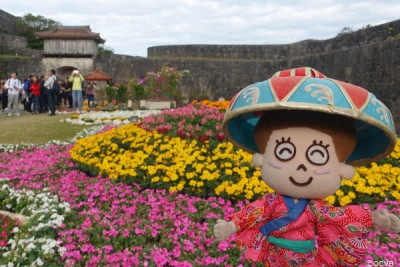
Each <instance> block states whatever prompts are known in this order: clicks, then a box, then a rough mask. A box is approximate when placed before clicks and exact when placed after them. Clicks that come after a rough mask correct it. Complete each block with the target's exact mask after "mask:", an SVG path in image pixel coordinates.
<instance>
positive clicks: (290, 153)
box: [275, 137, 296, 161]
mask: <svg viewBox="0 0 400 267" xmlns="http://www.w3.org/2000/svg"><path fill="white" fill-rule="evenodd" d="M276 143H277V144H276V147H275V156H276V157H277V158H278V159H279V160H280V161H288V160H291V159H292V158H294V156H295V155H296V147H295V146H294V144H293V143H292V142H290V137H289V138H288V140H286V141H285V140H284V138H282V141H278V140H276Z"/></svg>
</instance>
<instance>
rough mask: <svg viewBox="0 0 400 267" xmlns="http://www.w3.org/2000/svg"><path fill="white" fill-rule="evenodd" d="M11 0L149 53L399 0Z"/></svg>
mask: <svg viewBox="0 0 400 267" xmlns="http://www.w3.org/2000/svg"><path fill="white" fill-rule="evenodd" d="M17 2H18V3H16V2H15V1H11V0H2V8H3V9H4V10H5V11H7V12H10V13H12V14H14V15H19V16H22V15H24V14H26V13H33V14H41V15H44V16H45V17H49V18H52V19H55V20H58V21H60V22H61V23H62V24H65V25H91V27H92V30H93V31H95V32H100V34H101V36H102V37H103V38H104V39H106V40H107V42H106V45H108V46H111V47H113V48H114V49H115V51H116V52H117V53H121V54H129V55H140V56H146V54H147V48H148V47H149V46H156V45H167V44H285V43H291V42H296V41H301V40H304V39H326V38H331V37H334V36H335V35H336V34H337V33H338V32H339V31H340V30H341V29H342V28H343V27H345V26H347V27H352V28H354V29H357V28H360V27H362V26H365V25H367V24H371V25H376V24H381V23H384V22H388V21H392V20H395V19H398V14H400V2H399V1H397V0H391V1H389V0H388V1H362V0H352V1H346V0H336V1H334V0H325V1H319V2H315V1H313V0H305V1H290V0H281V1H278V0H270V1H267V0H265V1H246V0H236V1H228V0H223V1H222V0H221V1H201V0H170V1H162V0H152V1H128V0H121V1H113V2H111V1H106V0H98V1H94V0H80V1H78V0H70V1H66V0H62V1H48V0H36V1H17Z"/></svg>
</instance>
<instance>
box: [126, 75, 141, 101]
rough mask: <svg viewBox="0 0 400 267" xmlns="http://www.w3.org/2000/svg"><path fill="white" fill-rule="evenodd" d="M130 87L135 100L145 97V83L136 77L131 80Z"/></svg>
mask: <svg viewBox="0 0 400 267" xmlns="http://www.w3.org/2000/svg"><path fill="white" fill-rule="evenodd" d="M128 88H129V90H130V94H131V97H132V99H133V100H140V99H143V98H144V85H143V83H140V82H138V80H137V79H136V78H133V79H131V80H130V81H129V84H128Z"/></svg>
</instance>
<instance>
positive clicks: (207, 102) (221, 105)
mask: <svg viewBox="0 0 400 267" xmlns="http://www.w3.org/2000/svg"><path fill="white" fill-rule="evenodd" d="M196 104H198V105H202V106H207V107H210V108H217V109H219V110H223V111H225V110H227V109H228V107H229V101H228V100H223V101H214V102H213V101H210V100H202V101H197V100H193V101H192V105H196Z"/></svg>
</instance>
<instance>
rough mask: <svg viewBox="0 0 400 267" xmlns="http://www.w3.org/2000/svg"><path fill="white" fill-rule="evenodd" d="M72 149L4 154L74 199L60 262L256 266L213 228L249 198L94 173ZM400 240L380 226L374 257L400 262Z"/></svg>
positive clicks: (26, 178)
mask: <svg viewBox="0 0 400 267" xmlns="http://www.w3.org/2000/svg"><path fill="white" fill-rule="evenodd" d="M111 131H113V130H111ZM70 148H71V146H70V145H67V146H51V147H47V148H32V149H29V150H28V149H27V150H23V151H14V152H13V153H1V154H0V174H1V175H3V176H7V177H9V180H7V181H6V182H7V183H8V184H10V185H12V187H14V188H27V189H34V190H35V191H38V190H42V189H44V188H46V187H48V188H49V189H50V191H51V193H52V194H56V195H58V197H59V199H60V200H61V201H64V202H68V203H69V205H70V208H71V212H70V215H69V216H66V217H65V220H64V223H63V224H62V225H61V226H60V228H59V229H58V239H57V241H59V242H61V243H60V245H61V246H63V247H65V249H66V252H65V253H64V254H63V256H62V258H61V261H60V262H58V263H57V266H59V265H63V266H207V265H211V266H251V264H250V263H249V262H245V261H244V260H243V259H242V258H240V257H239V251H238V250H237V249H236V248H235V247H234V244H233V242H232V238H230V239H228V240H227V241H226V242H222V243H220V244H217V242H215V241H214V239H213V237H212V235H211V232H212V228H213V226H214V224H215V220H216V218H222V216H223V215H222V214H224V216H225V217H224V219H228V218H229V216H230V215H231V214H232V213H233V212H234V211H236V210H238V209H241V208H243V205H244V203H243V202H241V201H239V202H238V203H237V204H235V205H232V204H231V203H230V202H229V201H225V200H223V199H221V198H210V199H208V200H204V199H200V198H197V197H189V196H184V195H178V194H175V193H169V192H167V191H165V190H149V189H147V190H144V189H142V188H140V187H139V186H137V185H133V186H128V185H125V184H123V183H114V182H113V181H111V180H110V179H108V178H102V177H99V176H97V177H89V176H87V175H86V174H84V173H82V172H80V171H78V170H76V167H75V166H74V164H73V163H72V162H71V161H70V158H69V154H68V150H69V149H70ZM5 162H7V165H6V164H4V163H5ZM246 203H247V202H246ZM399 206H400V202H398V201H388V202H384V203H382V204H378V205H377V207H378V208H383V207H386V208H388V209H389V210H391V212H393V213H396V214H397V215H399V214H400V210H399ZM374 208H375V206H374ZM149 226H152V227H151V228H150V227H149ZM399 240H400V235H399V234H388V233H386V232H384V231H381V230H378V229H373V232H372V234H371V237H370V245H369V247H368V258H367V259H375V260H379V259H381V260H386V261H389V260H392V261H393V266H397V265H399V264H400V261H399V259H400V251H399ZM20 253H21V252H20ZM11 262H13V261H11ZM14 263H17V262H16V261H15V262H14ZM6 266H7V265H6ZM46 266H48V265H46ZM259 266H262V265H259ZM364 266H366V265H364Z"/></svg>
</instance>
